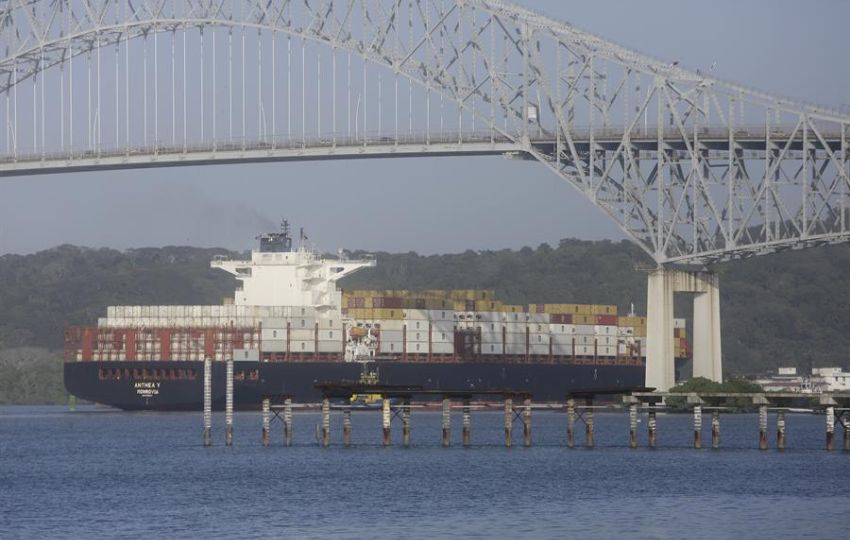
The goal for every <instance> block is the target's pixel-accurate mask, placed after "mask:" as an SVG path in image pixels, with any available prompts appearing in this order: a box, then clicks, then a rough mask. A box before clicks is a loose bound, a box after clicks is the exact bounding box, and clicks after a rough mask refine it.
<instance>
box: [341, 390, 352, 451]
mask: <svg viewBox="0 0 850 540" xmlns="http://www.w3.org/2000/svg"><path fill="white" fill-rule="evenodd" d="M342 444H343V446H345V447H346V448H348V447H349V446H351V402H350V401H348V402H346V403H345V408H344V409H343V410H342Z"/></svg>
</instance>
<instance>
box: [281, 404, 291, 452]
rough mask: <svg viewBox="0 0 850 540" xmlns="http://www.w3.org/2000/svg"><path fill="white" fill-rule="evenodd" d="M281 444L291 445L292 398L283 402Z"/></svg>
mask: <svg viewBox="0 0 850 540" xmlns="http://www.w3.org/2000/svg"><path fill="white" fill-rule="evenodd" d="M283 445H284V446H286V447H290V446H292V399H290V398H286V400H284V402H283Z"/></svg>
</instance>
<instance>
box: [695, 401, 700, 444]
mask: <svg viewBox="0 0 850 540" xmlns="http://www.w3.org/2000/svg"><path fill="white" fill-rule="evenodd" d="M694 448H696V449H697V450H699V449H700V448H702V406H700V405H694Z"/></svg>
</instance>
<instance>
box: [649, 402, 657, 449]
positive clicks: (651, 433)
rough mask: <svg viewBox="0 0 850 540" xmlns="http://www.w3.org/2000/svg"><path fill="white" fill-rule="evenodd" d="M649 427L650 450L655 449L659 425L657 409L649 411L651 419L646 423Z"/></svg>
mask: <svg viewBox="0 0 850 540" xmlns="http://www.w3.org/2000/svg"><path fill="white" fill-rule="evenodd" d="M646 427H647V431H648V433H647V443H648V444H649V447H650V448H655V435H656V431H657V427H658V424H657V422H656V419H655V409H650V410H649V418H648V419H647V421H646Z"/></svg>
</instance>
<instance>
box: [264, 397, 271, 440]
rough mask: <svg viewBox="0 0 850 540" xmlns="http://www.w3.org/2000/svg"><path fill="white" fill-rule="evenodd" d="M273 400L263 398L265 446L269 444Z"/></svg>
mask: <svg viewBox="0 0 850 540" xmlns="http://www.w3.org/2000/svg"><path fill="white" fill-rule="evenodd" d="M270 412H271V400H270V399H269V398H264V399H263V446H268V445H269V422H270V420H271V415H270Z"/></svg>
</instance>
